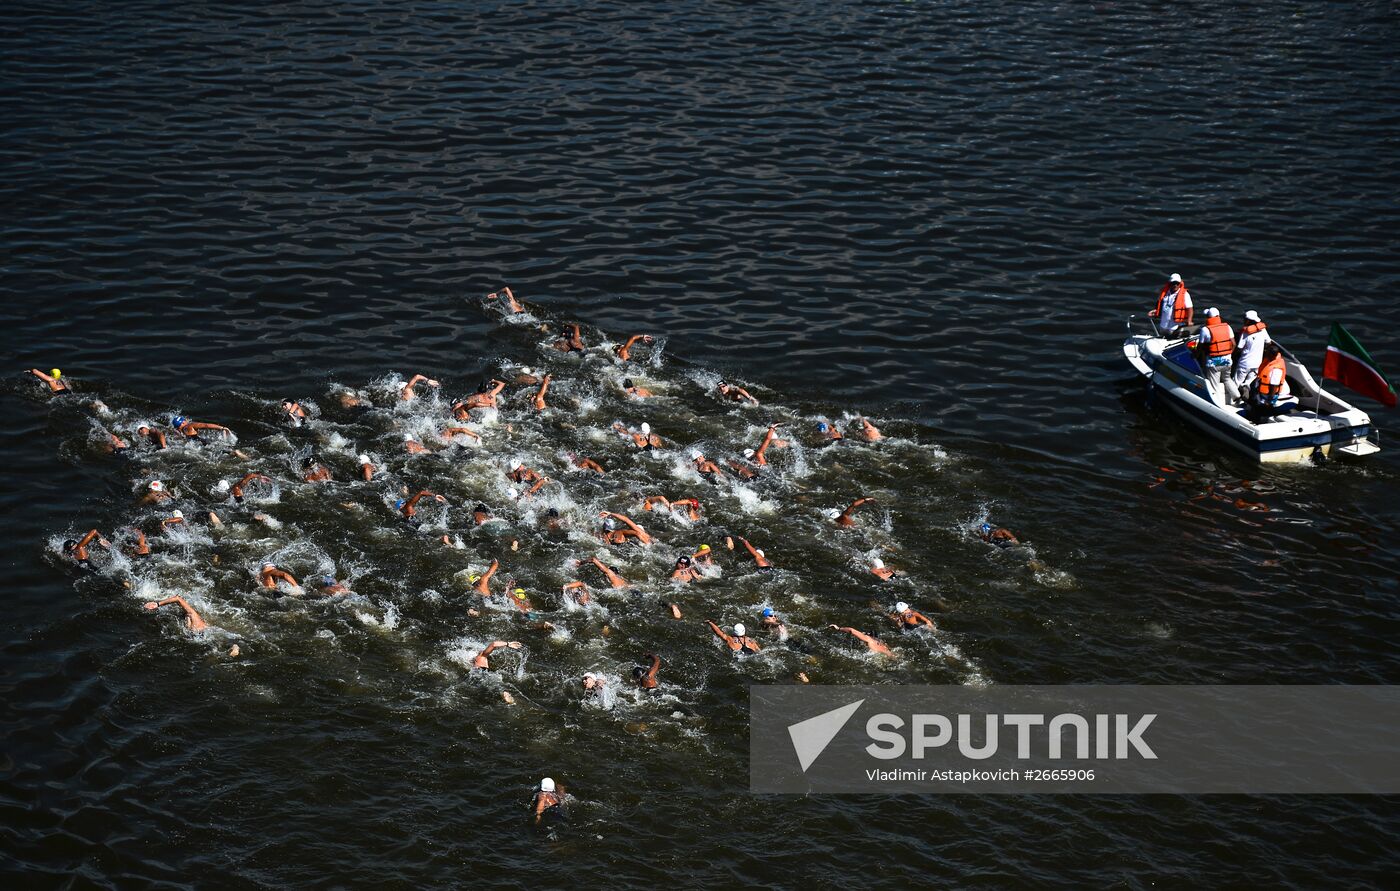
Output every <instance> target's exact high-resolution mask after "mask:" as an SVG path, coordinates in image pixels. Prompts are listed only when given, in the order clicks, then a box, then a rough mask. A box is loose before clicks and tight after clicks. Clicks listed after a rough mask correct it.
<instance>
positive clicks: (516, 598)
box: [506, 579, 535, 619]
mask: <svg viewBox="0 0 1400 891" xmlns="http://www.w3.org/2000/svg"><path fill="white" fill-rule="evenodd" d="M506 590H507V591H509V592H510V603H511V606H514V607H515V608H516V609H518V610H520V611H521V612H522V613H524V614H525V615H527V616H529V617H530V618H532V619H533V618H535V607H534V606H533V605H532V604H531V603H530V596H529V595H528V594H526V593H525V589H524V588H517V587H516V582H515V579H511V580H510V582H509V584H507V585H506Z"/></svg>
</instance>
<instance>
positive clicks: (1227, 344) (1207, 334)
mask: <svg viewBox="0 0 1400 891" xmlns="http://www.w3.org/2000/svg"><path fill="white" fill-rule="evenodd" d="M1234 353H1235V332H1234V331H1233V330H1231V328H1230V326H1229V325H1227V324H1225V320H1224V319H1222V318H1220V310H1218V309H1216V308H1215V307H1213V306H1212V307H1211V308H1210V309H1208V310H1206V323H1205V325H1204V326H1202V327H1201V333H1200V336H1199V339H1198V342H1197V346H1196V358H1197V360H1199V361H1200V363H1201V367H1202V368H1204V369H1205V376H1206V380H1207V381H1212V380H1213V381H1215V385H1216V387H1218V388H1219V389H1220V391H1221V392H1222V394H1223V395H1224V397H1225V401H1226V403H1227V404H1229V403H1233V402H1235V401H1236V400H1238V399H1239V398H1240V391H1239V388H1238V387H1236V386H1235V381H1234V378H1232V377H1231V376H1230V366H1231V364H1232V363H1231V356H1233V355H1234Z"/></svg>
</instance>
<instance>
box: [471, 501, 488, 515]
mask: <svg viewBox="0 0 1400 891" xmlns="http://www.w3.org/2000/svg"><path fill="white" fill-rule="evenodd" d="M472 513H474V514H489V513H491V509H490V508H489V507H487V506H486V505H484V504H482V503H481V502H479V501H478V502H477V504H476V507H474V508H472Z"/></svg>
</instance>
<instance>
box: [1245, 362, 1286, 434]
mask: <svg viewBox="0 0 1400 891" xmlns="http://www.w3.org/2000/svg"><path fill="white" fill-rule="evenodd" d="M1287 395H1288V363H1287V362H1285V361H1284V359H1283V353H1281V352H1280V351H1279V348H1278V346H1276V345H1275V344H1272V343H1269V344H1266V345H1265V346H1264V362H1263V364H1262V365H1260V366H1259V376H1258V377H1257V378H1256V379H1255V381H1254V387H1253V390H1252V392H1251V394H1250V400H1249V403H1250V405H1249V419H1250V420H1251V421H1252V422H1254V423H1256V424H1258V423H1259V422H1261V421H1263V420H1265V419H1267V418H1270V417H1273V416H1274V415H1276V414H1278V413H1279V412H1278V410H1277V409H1276V408H1275V406H1277V405H1278V401H1279V400H1280V399H1282V398H1284V397H1285V396H1287Z"/></svg>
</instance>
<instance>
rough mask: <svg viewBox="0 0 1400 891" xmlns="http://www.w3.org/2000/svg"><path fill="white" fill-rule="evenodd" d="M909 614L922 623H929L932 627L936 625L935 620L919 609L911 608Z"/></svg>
mask: <svg viewBox="0 0 1400 891" xmlns="http://www.w3.org/2000/svg"><path fill="white" fill-rule="evenodd" d="M909 616H910V618H912V619H913V620H914V621H915V622H917V623H919V624H920V625H927V626H928V627H930V628H933V627H934V624H933V620H932V619H930V618H929V617H928V616H926V615H924V614H923V613H921V612H918V611H917V610H911V611H910V614H909Z"/></svg>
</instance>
